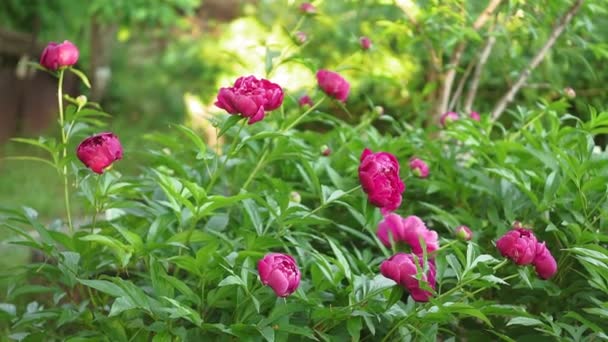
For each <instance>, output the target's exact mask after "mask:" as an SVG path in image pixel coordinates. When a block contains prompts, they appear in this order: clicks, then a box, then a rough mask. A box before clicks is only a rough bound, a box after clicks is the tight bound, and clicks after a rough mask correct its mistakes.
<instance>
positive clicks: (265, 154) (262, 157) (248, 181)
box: [242, 98, 325, 190]
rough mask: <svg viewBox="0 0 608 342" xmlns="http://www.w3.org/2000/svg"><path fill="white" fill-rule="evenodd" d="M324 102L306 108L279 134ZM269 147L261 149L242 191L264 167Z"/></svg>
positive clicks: (265, 146)
mask: <svg viewBox="0 0 608 342" xmlns="http://www.w3.org/2000/svg"><path fill="white" fill-rule="evenodd" d="M324 100H325V98H322V99H321V100H320V101H319V102H317V103H315V104H314V105H312V106H311V107H310V108H308V110H307V111H305V112H304V113H303V114H302V115H300V116H299V117H298V118H297V119H295V120H294V121H293V122H292V123H290V124H289V125H288V126H287V127H285V128H283V129H281V131H280V132H281V133H285V132H287V131H289V130H290V129H292V128H293V127H294V126H295V125H297V124H298V123H299V122H300V121H302V119H303V118H305V117H306V116H307V115H308V114H310V113H311V112H312V111H313V110H315V109H316V108H317V107H319V105H321V103H323V101H324ZM269 146H270V144H268V143H265V144H264V147H262V150H263V151H264V152H262V156H261V157H260V159H258V163H257V164H256V165H255V168H254V169H253V171H252V172H251V173H250V174H249V177H248V178H247V180H246V181H245V183H244V184H243V187H242V189H243V190H246V189H247V186H249V184H250V183H251V181H252V180H253V178H254V177H255V176H256V174H257V173H258V171H259V170H260V169H261V168H262V166H263V165H264V163H265V162H266V158H267V157H268V155H269V154H270V150H269Z"/></svg>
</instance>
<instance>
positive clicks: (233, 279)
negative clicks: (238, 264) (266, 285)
mask: <svg viewBox="0 0 608 342" xmlns="http://www.w3.org/2000/svg"><path fill="white" fill-rule="evenodd" d="M228 285H240V286H243V287H245V283H243V281H242V280H241V278H239V277H237V276H234V275H230V276H227V277H226V278H224V279H223V280H222V281H220V283H219V284H218V285H217V286H218V287H222V286H228Z"/></svg>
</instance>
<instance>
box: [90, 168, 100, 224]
mask: <svg viewBox="0 0 608 342" xmlns="http://www.w3.org/2000/svg"><path fill="white" fill-rule="evenodd" d="M101 177H102V176H98V177H95V178H97V180H96V181H95V193H94V195H93V207H94V210H95V212H94V213H93V223H92V224H91V234H93V230H94V229H95V225H96V224H97V214H99V203H98V202H97V192H98V191H99V182H100V180H101Z"/></svg>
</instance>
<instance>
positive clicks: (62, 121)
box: [57, 69, 74, 234]
mask: <svg viewBox="0 0 608 342" xmlns="http://www.w3.org/2000/svg"><path fill="white" fill-rule="evenodd" d="M64 72H65V69H61V70H59V82H58V86H57V104H58V105H59V126H60V127H59V128H60V129H61V145H62V146H63V153H62V162H63V169H62V175H63V199H64V201H65V211H66V215H67V219H68V229H69V232H70V234H74V226H72V214H71V210H70V192H69V188H68V184H69V182H68V164H67V159H68V158H67V156H68V150H67V144H68V136H67V134H66V131H65V118H64V116H63V74H64Z"/></svg>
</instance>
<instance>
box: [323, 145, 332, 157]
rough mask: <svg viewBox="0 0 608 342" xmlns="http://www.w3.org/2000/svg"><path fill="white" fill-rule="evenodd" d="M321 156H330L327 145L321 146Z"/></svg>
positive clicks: (329, 149)
mask: <svg viewBox="0 0 608 342" xmlns="http://www.w3.org/2000/svg"><path fill="white" fill-rule="evenodd" d="M321 154H322V155H323V156H324V157H329V155H330V154H331V148H329V146H327V145H323V146H321Z"/></svg>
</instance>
